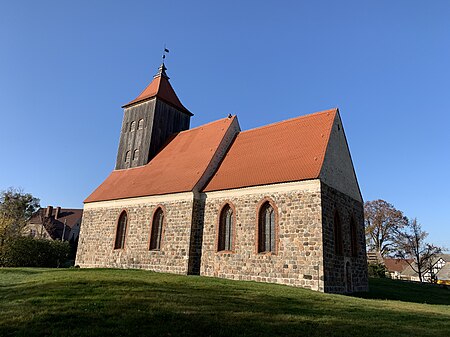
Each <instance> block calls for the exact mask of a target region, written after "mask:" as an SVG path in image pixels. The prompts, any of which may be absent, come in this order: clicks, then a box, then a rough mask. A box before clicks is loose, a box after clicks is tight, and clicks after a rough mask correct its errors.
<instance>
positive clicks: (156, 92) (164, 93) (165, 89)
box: [122, 73, 192, 115]
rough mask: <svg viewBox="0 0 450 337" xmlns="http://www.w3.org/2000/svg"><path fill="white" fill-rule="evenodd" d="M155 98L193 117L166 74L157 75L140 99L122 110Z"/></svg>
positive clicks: (137, 98)
mask: <svg viewBox="0 0 450 337" xmlns="http://www.w3.org/2000/svg"><path fill="white" fill-rule="evenodd" d="M153 97H158V98H160V99H161V100H163V101H165V102H166V103H168V104H170V105H173V106H174V107H176V108H178V109H180V110H181V111H183V112H185V113H187V114H190V115H192V113H191V112H190V111H189V110H188V109H186V108H185V107H184V105H183V104H181V102H180V100H179V99H178V96H177V94H176V93H175V90H173V88H172V86H171V85H170V83H169V78H168V77H167V75H165V73H163V75H161V74H158V75H156V76H155V77H154V78H153V81H152V82H151V83H150V84H149V85H148V86H147V88H145V89H144V91H142V92H141V93H140V94H139V96H138V97H136V98H135V99H134V100H132V101H131V102H129V103H127V104H125V105H124V106H122V108H128V107H130V106H132V105H134V104H137V103H139V102H143V101H146V100H149V99H151V98H153Z"/></svg>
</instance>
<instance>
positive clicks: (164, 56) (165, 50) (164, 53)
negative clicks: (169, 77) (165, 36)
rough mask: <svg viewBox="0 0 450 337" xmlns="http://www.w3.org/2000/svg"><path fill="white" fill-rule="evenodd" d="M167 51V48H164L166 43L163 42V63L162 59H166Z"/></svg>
mask: <svg viewBox="0 0 450 337" xmlns="http://www.w3.org/2000/svg"><path fill="white" fill-rule="evenodd" d="M167 53H169V49H167V48H166V44H164V51H163V55H162V61H163V63H164V60H165V59H166V54H167Z"/></svg>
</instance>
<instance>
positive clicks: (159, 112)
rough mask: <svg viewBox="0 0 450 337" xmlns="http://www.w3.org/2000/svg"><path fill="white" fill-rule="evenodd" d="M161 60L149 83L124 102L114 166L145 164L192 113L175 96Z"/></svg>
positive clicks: (182, 125)
mask: <svg viewBox="0 0 450 337" xmlns="http://www.w3.org/2000/svg"><path fill="white" fill-rule="evenodd" d="M166 70H167V68H166V66H165V64H164V61H163V62H162V63H161V65H160V66H159V68H158V72H157V73H156V75H155V76H153V80H152V82H151V83H150V84H149V85H148V86H147V87H146V88H145V89H144V90H143V91H142V92H141V93H140V94H139V96H138V97H136V98H135V99H134V100H132V101H131V102H129V103H127V104H125V105H124V106H123V107H122V108H124V117H123V123H122V132H121V134H120V141H119V150H118V152H117V162H116V169H117V170H118V169H128V168H131V167H136V166H142V165H146V164H147V163H148V162H149V161H150V160H151V159H152V158H153V157H154V156H155V155H156V154H157V153H158V152H159V150H160V149H161V148H162V146H164V144H165V142H166V141H167V139H169V137H170V136H171V135H173V134H174V133H177V132H180V131H183V130H187V129H189V124H190V118H191V116H192V113H191V112H190V111H189V110H188V109H186V108H185V107H184V105H183V104H182V103H181V101H180V100H179V99H178V96H177V94H176V93H175V90H173V88H172V85H171V84H170V82H169V76H167V73H166Z"/></svg>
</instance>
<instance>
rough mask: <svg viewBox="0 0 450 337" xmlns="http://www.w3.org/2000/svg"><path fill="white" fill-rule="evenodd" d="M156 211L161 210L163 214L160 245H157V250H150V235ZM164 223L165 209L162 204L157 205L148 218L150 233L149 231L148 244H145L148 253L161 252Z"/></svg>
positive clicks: (165, 219)
mask: <svg viewBox="0 0 450 337" xmlns="http://www.w3.org/2000/svg"><path fill="white" fill-rule="evenodd" d="M158 210H161V211H162V214H163V221H162V224H161V238H160V243H159V249H151V248H150V245H151V242H152V235H153V229H154V228H153V222H154V221H155V216H156V213H157V212H158ZM166 223H167V212H166V207H165V206H164V205H162V204H158V205H156V206H155V209H154V210H153V212H152V217H151V218H150V231H149V234H150V235H149V237H148V243H147V247H148V250H149V251H150V252H158V251H161V250H162V248H163V243H164V232H165V228H166ZM155 235H157V234H155Z"/></svg>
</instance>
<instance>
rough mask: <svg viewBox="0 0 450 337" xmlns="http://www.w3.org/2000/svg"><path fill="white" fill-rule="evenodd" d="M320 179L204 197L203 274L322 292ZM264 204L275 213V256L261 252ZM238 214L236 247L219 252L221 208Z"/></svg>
mask: <svg viewBox="0 0 450 337" xmlns="http://www.w3.org/2000/svg"><path fill="white" fill-rule="evenodd" d="M320 194H321V193H320V181H319V180H312V181H303V182H295V183H284V184H275V185H266V186H258V187H249V188H242V189H235V190H228V191H217V192H208V193H206V194H205V198H206V200H205V211H204V228H203V242H202V256H201V271H200V273H201V275H205V276H214V277H223V278H229V279H235V280H254V281H261V282H273V283H281V284H290V285H295V286H301V287H305V288H310V289H314V290H320V291H323V290H324V283H323V264H322V251H323V249H322V225H321V221H322V211H321V199H320V198H321V195H320ZM264 200H271V201H272V202H273V203H274V205H275V206H276V207H275V210H276V212H277V216H276V217H277V218H278V227H277V228H278V233H277V237H278V239H277V249H276V252H275V253H258V252H257V246H256V245H257V237H256V231H257V213H258V208H259V206H260V205H261V204H262V202H263V201H264ZM225 203H229V204H230V205H231V207H232V208H233V210H234V213H235V231H234V248H233V250H232V251H231V252H217V238H218V222H219V214H220V210H221V208H222V207H223V205H224V204H225Z"/></svg>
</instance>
